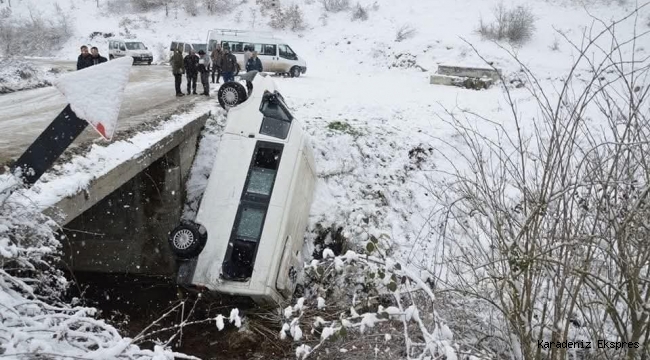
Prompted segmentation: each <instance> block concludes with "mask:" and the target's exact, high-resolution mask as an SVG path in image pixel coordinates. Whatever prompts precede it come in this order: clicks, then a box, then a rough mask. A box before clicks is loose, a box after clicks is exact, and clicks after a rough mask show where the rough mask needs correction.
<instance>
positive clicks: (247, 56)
mask: <svg viewBox="0 0 650 360" xmlns="http://www.w3.org/2000/svg"><path fill="white" fill-rule="evenodd" d="M251 56H253V49H252V48H251V47H250V46H248V45H246V46H244V66H246V64H248V59H250V58H251Z"/></svg>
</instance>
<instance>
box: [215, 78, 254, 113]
mask: <svg viewBox="0 0 650 360" xmlns="http://www.w3.org/2000/svg"><path fill="white" fill-rule="evenodd" d="M247 98H248V96H247V94H246V88H244V86H243V85H242V84H240V83H238V82H234V81H231V82H227V83H225V84H223V85H221V87H220V88H219V91H218V92H217V99H219V105H221V107H222V108H224V109H226V110H227V109H229V108H231V107H235V106H237V105H239V104H241V103H243V102H244V101H246V99H247Z"/></svg>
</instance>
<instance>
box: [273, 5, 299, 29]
mask: <svg viewBox="0 0 650 360" xmlns="http://www.w3.org/2000/svg"><path fill="white" fill-rule="evenodd" d="M269 26H271V27H272V28H274V29H282V30H284V29H289V30H291V31H300V30H304V29H305V27H306V25H305V19H304V15H303V13H302V10H301V9H300V7H299V6H298V5H296V4H293V5H291V6H289V7H288V8H284V9H283V8H281V7H277V8H276V9H275V11H274V12H273V14H271V21H270V22H269Z"/></svg>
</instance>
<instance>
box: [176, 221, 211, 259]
mask: <svg viewBox="0 0 650 360" xmlns="http://www.w3.org/2000/svg"><path fill="white" fill-rule="evenodd" d="M207 235H208V234H207V232H206V231H205V229H204V228H202V227H201V226H199V225H197V224H195V223H192V222H187V223H182V224H180V225H178V226H177V227H176V228H174V230H172V231H171V232H170V233H169V239H168V240H169V246H170V247H171V249H172V252H173V253H174V255H176V256H177V257H179V258H181V259H190V258H193V257H196V256H198V255H199V254H200V253H201V251H202V250H203V247H204V246H205V242H206V240H207V238H208V236H207Z"/></svg>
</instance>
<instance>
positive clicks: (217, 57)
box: [210, 44, 223, 84]
mask: <svg viewBox="0 0 650 360" xmlns="http://www.w3.org/2000/svg"><path fill="white" fill-rule="evenodd" d="M210 57H211V58H212V83H213V84H214V73H215V72H216V73H217V84H218V83H219V78H220V77H221V58H222V57H223V50H221V45H219V44H215V46H214V49H212V53H210Z"/></svg>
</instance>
